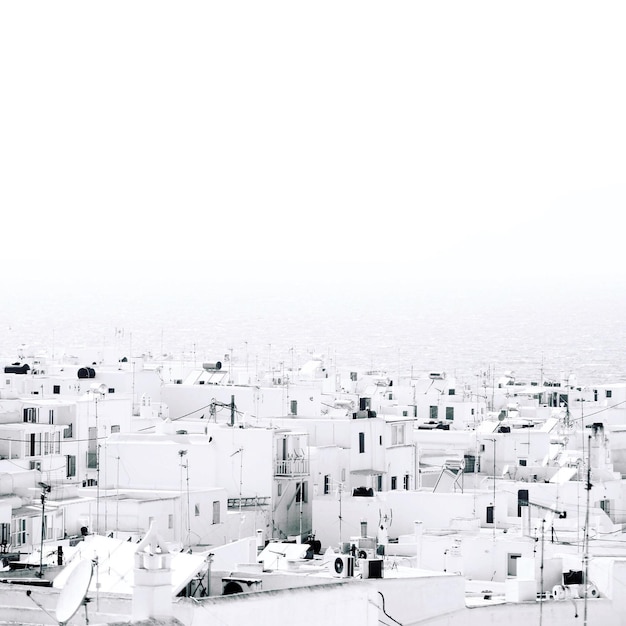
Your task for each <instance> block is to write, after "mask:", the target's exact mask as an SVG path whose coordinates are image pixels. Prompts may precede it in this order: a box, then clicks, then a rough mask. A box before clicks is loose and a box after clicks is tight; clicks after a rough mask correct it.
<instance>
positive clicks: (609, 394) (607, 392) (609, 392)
mask: <svg viewBox="0 0 626 626" xmlns="http://www.w3.org/2000/svg"><path fill="white" fill-rule="evenodd" d="M612 396H613V391H612V390H611V389H607V390H606V397H607V398H611V397H612Z"/></svg>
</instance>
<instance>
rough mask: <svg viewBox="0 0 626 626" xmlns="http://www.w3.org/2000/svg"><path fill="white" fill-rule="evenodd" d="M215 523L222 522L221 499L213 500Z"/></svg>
mask: <svg viewBox="0 0 626 626" xmlns="http://www.w3.org/2000/svg"><path fill="white" fill-rule="evenodd" d="M213 523H214V524H219V523H220V501H219V500H213Z"/></svg>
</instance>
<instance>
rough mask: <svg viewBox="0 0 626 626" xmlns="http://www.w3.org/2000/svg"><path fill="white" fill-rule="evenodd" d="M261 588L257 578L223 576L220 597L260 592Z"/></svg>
mask: <svg viewBox="0 0 626 626" xmlns="http://www.w3.org/2000/svg"><path fill="white" fill-rule="evenodd" d="M261 587H262V581H261V579H259V578H249V577H247V576H236V577H235V576H225V577H224V578H222V595H224V596H230V595H233V594H236V593H252V592H254V591H261Z"/></svg>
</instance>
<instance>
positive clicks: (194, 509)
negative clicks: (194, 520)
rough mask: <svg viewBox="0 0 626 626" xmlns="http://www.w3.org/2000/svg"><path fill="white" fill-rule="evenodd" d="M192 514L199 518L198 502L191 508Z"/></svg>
mask: <svg viewBox="0 0 626 626" xmlns="http://www.w3.org/2000/svg"><path fill="white" fill-rule="evenodd" d="M193 514H194V515H195V516H196V517H200V504H199V503H198V502H196V503H195V504H194V506H193Z"/></svg>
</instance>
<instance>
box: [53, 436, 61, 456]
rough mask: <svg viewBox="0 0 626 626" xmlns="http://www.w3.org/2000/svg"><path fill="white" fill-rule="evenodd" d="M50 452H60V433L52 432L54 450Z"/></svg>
mask: <svg viewBox="0 0 626 626" xmlns="http://www.w3.org/2000/svg"><path fill="white" fill-rule="evenodd" d="M52 454H61V433H60V432H56V433H54V452H53V453H52Z"/></svg>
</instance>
